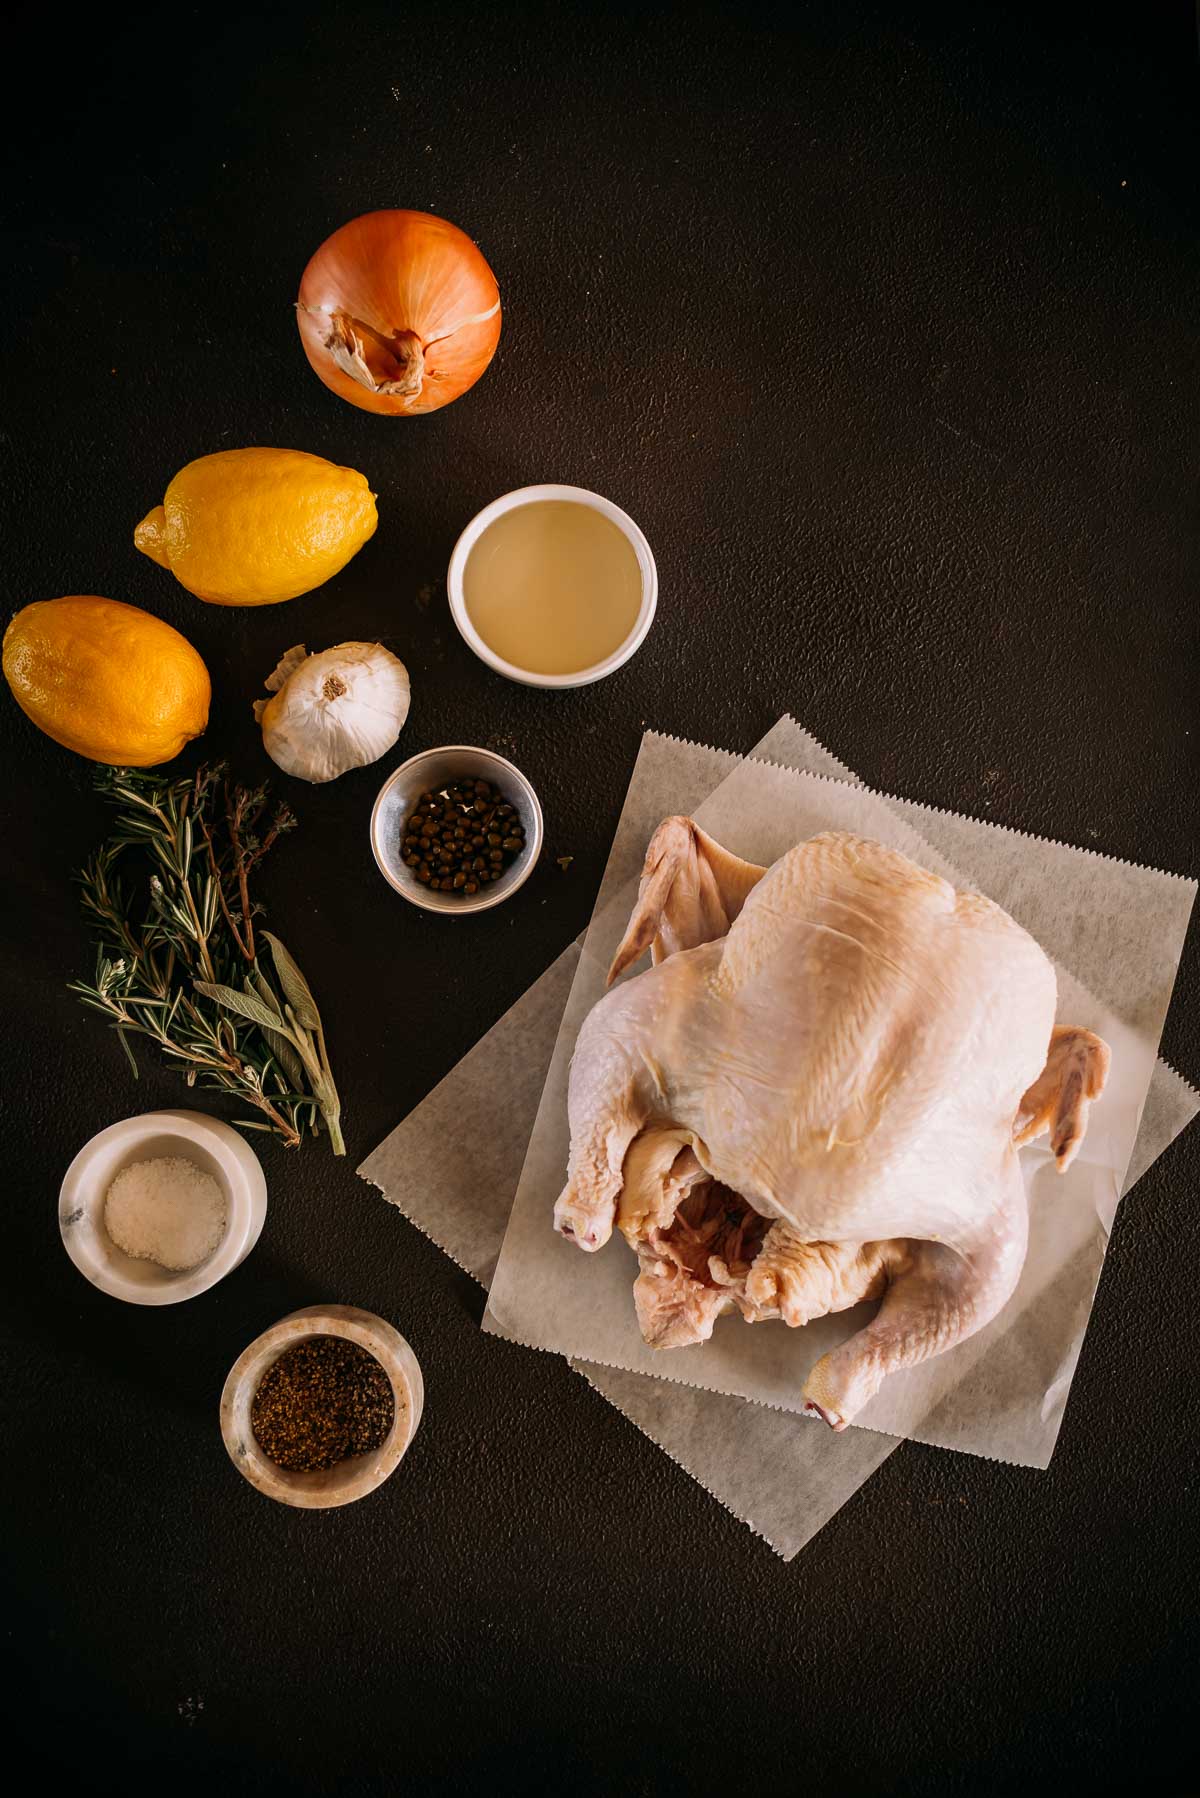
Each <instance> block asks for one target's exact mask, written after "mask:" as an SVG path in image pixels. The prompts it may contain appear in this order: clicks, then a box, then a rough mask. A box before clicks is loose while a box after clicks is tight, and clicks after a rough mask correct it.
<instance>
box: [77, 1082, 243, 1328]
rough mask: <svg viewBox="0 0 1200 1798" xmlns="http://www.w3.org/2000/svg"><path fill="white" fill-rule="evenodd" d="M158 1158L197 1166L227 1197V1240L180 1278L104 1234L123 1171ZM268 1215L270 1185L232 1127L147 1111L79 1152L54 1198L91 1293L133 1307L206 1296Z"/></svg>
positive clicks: (198, 1115) (192, 1115) (196, 1115)
mask: <svg viewBox="0 0 1200 1798" xmlns="http://www.w3.org/2000/svg"><path fill="white" fill-rule="evenodd" d="M162 1155H177V1156H180V1157H182V1158H183V1159H184V1160H187V1161H191V1162H194V1163H195V1165H196V1166H197V1167H199V1168H202V1169H203V1171H204V1172H205V1173H206V1174H211V1175H212V1176H213V1178H214V1180H216V1181H218V1182H219V1183H220V1186H221V1188H222V1190H223V1192H224V1194H225V1207H226V1217H225V1234H224V1236H222V1238H221V1240H220V1242H219V1243H218V1244H217V1246H216V1248H215V1249H214V1250H213V1252H212V1254H211V1255H209V1256H207V1257H206V1258H205V1260H203V1261H202V1262H201V1263H200V1265H199V1266H198V1267H193V1268H189V1269H188V1270H187V1271H186V1272H184V1273H171V1272H170V1271H169V1270H168V1269H167V1268H164V1267H159V1266H158V1264H157V1262H154V1261H135V1260H134V1258H133V1257H132V1255H126V1254H125V1252H124V1251H123V1250H122V1249H119V1248H118V1247H117V1245H116V1243H115V1242H113V1241H112V1240H111V1238H110V1237H109V1235H108V1233H107V1231H106V1230H105V1228H104V1200H105V1197H106V1196H107V1193H108V1189H109V1187H110V1186H111V1185H112V1183H113V1181H114V1180H115V1179H116V1177H117V1175H118V1174H119V1173H120V1172H121V1170H122V1168H126V1167H129V1166H130V1164H131V1163H132V1162H135V1161H153V1160H155V1159H156V1158H157V1157H159V1156H162ZM266 1215H267V1182H266V1180H265V1179H264V1177H263V1171H262V1168H261V1167H260V1166H259V1164H258V1157H257V1156H256V1155H255V1153H254V1151H253V1149H251V1148H250V1146H249V1144H248V1143H246V1142H245V1141H244V1140H243V1139H242V1138H241V1137H240V1136H239V1135H238V1133H237V1131H236V1130H234V1129H233V1128H232V1126H231V1125H229V1124H223V1123H222V1122H221V1120H220V1119H219V1118H210V1117H206V1116H205V1115H204V1113H203V1112H200V1111H147V1112H143V1114H142V1115H141V1117H135V1118H124V1119H123V1120H122V1121H121V1122H120V1123H119V1124H110V1125H109V1126H108V1129H107V1130H101V1131H100V1133H99V1135H98V1136H93V1137H92V1140H91V1141H90V1142H88V1143H85V1144H84V1146H83V1148H82V1149H80V1151H79V1153H78V1155H76V1157H75V1159H74V1161H73V1162H72V1163H71V1165H70V1167H69V1168H68V1169H67V1172H66V1176H65V1177H64V1179H63V1183H62V1189H61V1191H60V1192H59V1195H58V1225H59V1229H60V1230H61V1231H62V1239H63V1244H64V1246H65V1248H66V1251H67V1253H68V1255H69V1256H70V1257H71V1259H72V1261H73V1262H74V1263H75V1265H76V1267H77V1268H78V1269H79V1271H80V1273H81V1274H84V1275H85V1276H86V1278H87V1279H89V1280H90V1281H91V1282H92V1285H93V1286H98V1287H99V1288H100V1291H101V1292H107V1293H110V1294H111V1296H112V1297H113V1298H115V1299H124V1300H126V1302H127V1303H128V1304H131V1305H177V1304H178V1303H179V1302H180V1300H181V1299H191V1298H195V1296H196V1294H197V1293H198V1292H207V1291H208V1288H209V1287H210V1286H215V1285H216V1283H217V1281H218V1280H221V1279H223V1278H224V1276H225V1275H226V1274H227V1273H230V1272H232V1270H233V1269H234V1268H235V1267H237V1265H238V1264H239V1262H242V1261H244V1260H245V1259H246V1256H247V1255H248V1254H249V1253H250V1251H251V1249H252V1248H253V1247H254V1245H255V1243H256V1242H257V1241H258V1239H259V1236H260V1235H261V1233H262V1227H263V1221H264V1219H265V1218H266Z"/></svg>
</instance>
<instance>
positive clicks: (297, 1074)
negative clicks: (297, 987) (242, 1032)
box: [246, 968, 304, 1093]
mask: <svg viewBox="0 0 1200 1798" xmlns="http://www.w3.org/2000/svg"><path fill="white" fill-rule="evenodd" d="M251 981H253V982H254V986H255V988H256V989H257V991H258V994H259V997H260V998H261V999H262V1001H263V1003H264V1005H267V1006H269V1007H270V1008H271V1009H272V1010H273V1011H274V1012H275V1015H276V1017H277V1018H279V1020H280V1022H281V1023H282V1021H283V1019H282V1014H281V1012H280V1010H279V1001H278V999H276V997H275V995H274V993H273V992H272V991H271V983H270V981H269V980H268V979H267V978H266V976H265V975H264V974H263V973H262V972H261V970H260V969H258V968H255V970H254V972H253V974H247V976H246V991H247V992H249V991H250V983H251ZM260 1028H261V1030H262V1033H263V1035H264V1036H265V1037H266V1039H267V1041H268V1043H269V1044H270V1045H271V1051H272V1053H273V1054H274V1056H275V1059H276V1061H277V1062H278V1063H279V1066H280V1067H281V1068H282V1070H283V1075H284V1078H285V1079H286V1081H287V1083H288V1085H289V1086H290V1087H291V1089H292V1091H293V1092H301V1093H302V1092H303V1091H304V1063H303V1062H302V1061H301V1059H300V1057H299V1056H298V1055H297V1053H296V1051H295V1049H294V1048H293V1047H292V1045H291V1043H290V1042H289V1041H288V1039H287V1037H286V1036H284V1035H283V1033H282V1031H280V1030H272V1029H271V1027H270V1025H269V1024H263V1025H261V1026H260Z"/></svg>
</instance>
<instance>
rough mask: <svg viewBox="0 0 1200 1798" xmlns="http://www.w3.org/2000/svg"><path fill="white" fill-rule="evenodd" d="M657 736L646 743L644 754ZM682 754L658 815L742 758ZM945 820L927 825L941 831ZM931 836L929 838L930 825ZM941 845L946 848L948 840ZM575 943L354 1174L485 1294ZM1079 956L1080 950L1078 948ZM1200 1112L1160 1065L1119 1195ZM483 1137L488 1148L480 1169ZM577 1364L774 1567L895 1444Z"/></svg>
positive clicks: (632, 871)
mask: <svg viewBox="0 0 1200 1798" xmlns="http://www.w3.org/2000/svg"><path fill="white" fill-rule="evenodd" d="M655 741H657V739H655V738H650V739H648V743H650V744H652V743H654V742H655ZM754 753H755V754H757V755H759V756H762V757H765V758H769V759H772V760H775V761H779V762H783V763H788V764H791V765H794V766H797V767H809V768H810V769H812V770H814V771H816V772H820V773H826V774H829V775H831V776H834V777H838V778H844V779H846V780H855V779H856V778H857V777H856V776H854V775H852V774H851V773H850V771H849V770H848V769H846V768H845V767H844V765H843V764H842V763H841V762H839V761H838V760H837V758H836V757H834V756H833V755H832V754H830V752H829V751H828V750H826V749H825V748H824V747H823V746H822V745H821V744H819V743H818V742H817V740H816V739H815V738H814V737H812V736H810V735H809V733H808V732H806V731H804V730H803V729H802V728H801V727H800V726H799V725H798V724H796V723H795V722H794V720H792V719H790V718H784V719H781V720H780V723H779V724H778V725H777V726H776V727H775V728H774V729H773V730H772V731H771V732H769V733H768V735H767V736H766V737H765V738H764V739H763V740H762V742H761V743H760V744H758V745H756V748H755V751H754ZM692 759H693V764H694V770H695V781H694V783H693V786H692V790H691V791H690V792H687V791H684V790H683V789H682V788H678V787H677V788H676V789H675V790H674V793H673V794H672V795H668V794H666V793H665V792H663V791H662V790H661V787H660V786H655V785H652V784H650V782H649V781H648V782H647V787H646V792H647V796H648V798H649V802H650V803H651V805H654V804H659V805H660V807H661V810H660V813H659V815H662V814H663V813H664V812H665V811H667V810H670V809H671V807H672V806H673V805H674V806H682V807H683V809H685V810H691V809H694V808H695V807H696V806H697V805H699V804H700V803H701V802H702V800H703V799H704V797H705V796H706V795H707V794H708V793H709V792H710V791H711V789H712V788H713V786H714V785H715V784H716V783H717V782H719V781H720V780H721V778H722V777H723V776H724V775H726V774H727V773H729V772H730V771H731V770H732V769H733V768H735V767H736V766H737V760H738V758H736V757H735V756H733V755H730V754H727V753H725V752H723V751H720V750H714V749H701V748H699V747H696V748H695V749H694V751H693V758H692ZM942 822H943V819H942V817H941V815H938V825H939V826H940V824H941V823H942ZM944 822H945V824H946V825H947V826H951V825H952V824H953V822H954V821H953V820H952V819H950V818H949V817H948V816H947V817H946V818H945V819H944ZM930 834H931V837H933V839H934V840H939V839H938V838H937V835H936V829H931V832H930ZM943 847H957V846H956V845H953V844H950V843H945V842H944V843H943ZM642 853H643V849H642V847H637V846H636V845H635V846H633V848H632V852H631V854H630V857H629V859H628V862H627V864H626V865H624V867H622V864H621V862H620V860H619V858H618V857H617V855H616V853H615V851H614V856H613V858H611V860H610V873H611V877H612V879H613V881H615V882H617V883H619V882H620V881H621V880H622V879H629V878H634V877H636V874H637V871H638V869H639V867H640V863H641V856H642ZM957 853H958V859H959V860H960V861H961V860H964V859H965V858H964V857H962V855H961V851H957ZM607 884H608V882H606V885H607ZM579 947H580V946H579V944H574V945H572V946H570V947H569V948H568V949H566V950H564V952H563V954H562V955H561V956H559V957H558V959H557V960H556V961H555V962H554V963H553V964H552V965H551V966H550V967H549V968H548V969H547V970H546V972H545V974H543V975H542V977H541V978H540V980H538V981H537V982H535V983H534V985H533V986H532V987H531V988H530V989H529V991H528V992H527V993H526V994H525V995H524V996H523V997H522V998H521V999H520V1000H518V1002H517V1004H516V1005H514V1006H513V1007H512V1009H511V1010H510V1011H509V1012H508V1013H506V1014H505V1016H504V1017H503V1018H501V1019H500V1020H499V1022H498V1023H497V1024H496V1025H494V1026H493V1028H492V1029H491V1030H490V1031H489V1032H488V1034H487V1036H485V1037H484V1038H483V1039H482V1040H481V1042H480V1043H478V1044H477V1045H476V1047H475V1048H474V1049H473V1050H471V1051H470V1052H469V1054H468V1055H467V1056H465V1057H464V1058H463V1060H462V1061H461V1062H460V1063H459V1064H458V1065H457V1067H455V1068H454V1069H452V1070H451V1072H450V1073H449V1074H448V1075H447V1076H446V1078H445V1079H444V1080H443V1081H442V1082H441V1083H440V1084H439V1085H438V1086H437V1087H436V1088H435V1089H434V1091H433V1092H432V1093H430V1094H429V1096H428V1097H427V1098H426V1099H425V1100H424V1101H423V1102H422V1104H421V1105H419V1106H418V1107H417V1108H416V1110H415V1111H413V1112H412V1113H410V1115H409V1116H408V1117H407V1118H406V1119H404V1121H403V1122H402V1123H401V1124H400V1125H398V1126H397V1128H396V1130H395V1131H393V1133H392V1134H391V1136H389V1137H388V1138H387V1140H386V1141H385V1142H384V1143H383V1144H382V1145H381V1146H380V1147H379V1148H378V1149H377V1150H376V1151H375V1153H374V1154H373V1155H371V1156H370V1157H369V1158H368V1160H367V1161H366V1162H365V1163H364V1164H363V1166H362V1167H361V1168H360V1170H359V1172H360V1173H361V1174H362V1175H363V1177H364V1178H366V1179H369V1180H371V1181H373V1182H375V1183H376V1184H377V1185H378V1186H379V1187H380V1188H381V1189H382V1190H383V1192H384V1194H385V1196H386V1197H387V1198H388V1199H389V1200H390V1201H391V1202H392V1203H394V1204H396V1205H397V1206H398V1208H400V1209H401V1210H402V1211H403V1212H404V1213H405V1214H406V1215H407V1216H408V1217H409V1218H410V1219H411V1221H413V1222H414V1223H416V1224H417V1226H418V1228H420V1229H422V1230H424V1231H425V1232H426V1233H427V1234H428V1235H429V1236H430V1237H431V1238H432V1239H433V1240H434V1241H435V1242H437V1243H438V1244H439V1246H441V1247H442V1248H443V1249H444V1250H445V1251H446V1252H447V1253H448V1254H449V1255H451V1256H452V1257H453V1259H455V1260H456V1261H457V1262H458V1263H459V1264H460V1265H461V1266H462V1267H464V1268H465V1269H466V1270H467V1271H468V1272H469V1273H471V1274H473V1275H474V1277H475V1278H476V1279H478V1280H479V1281H480V1282H481V1284H483V1285H485V1286H486V1285H487V1284H488V1283H489V1281H490V1278H491V1274H492V1271H493V1269H494V1266H495V1262H496V1259H497V1256H498V1253H499V1249H500V1244H501V1241H502V1238H503V1234H504V1228H505V1224H506V1222H507V1218H508V1212H509V1209H510V1206H511V1202H512V1195H513V1193H514V1192H515V1189H516V1185H517V1182H518V1179H519V1176H520V1171H521V1167H522V1164H523V1161H524V1156H525V1150H526V1147H527V1144H528V1140H529V1135H530V1132H531V1129H532V1125H533V1121H534V1118H535V1115H536V1112H537V1108H538V1103H539V1100H540V1098H541V1094H542V1089H543V1085H544V1082H545V1075H546V1071H547V1067H548V1064H549V1061H550V1059H551V1056H552V1054H553V1050H554V1045H555V1040H556V1037H557V1033H558V1027H559V1024H560V1022H561V1019H562V1015H563V1010H564V1007H565V1004H566V1000H567V996H568V994H569V991H570V988H571V983H572V980H573V978H574V973H575V968H576V965H577V962H578V958H579ZM1088 947H1089V942H1088V941H1086V940H1085V942H1084V945H1083V948H1084V951H1085V952H1086V950H1087V949H1088ZM1083 959H1084V958H1083V955H1082V954H1081V956H1080V960H1081V962H1082V961H1083ZM1102 976H1103V968H1102V966H1097V967H1096V968H1095V969H1094V970H1093V971H1092V973H1091V976H1090V977H1091V981H1092V984H1094V985H1096V986H1098V987H1100V986H1101V985H1102ZM498 1068H503V1069H504V1070H505V1078H504V1080H503V1081H502V1082H498V1081H497V1077H496V1074H497V1069H498ZM464 1106H466V1107H467V1108H468V1110H469V1111H470V1112H471V1114H472V1115H478V1116H483V1117H486V1118H487V1119H488V1121H489V1129H488V1130H487V1131H485V1132H483V1133H481V1135H480V1137H478V1138H476V1141H475V1144H474V1147H473V1149H472V1154H471V1161H470V1165H469V1166H465V1165H464V1166H462V1167H457V1166H456V1165H455V1163H454V1159H453V1156H454V1145H455V1144H456V1143H457V1142H458V1140H459V1132H458V1130H457V1128H447V1124H448V1123H450V1122H453V1121H455V1120H457V1119H459V1118H461V1116H462V1115H463V1107H464ZM1198 1109H1200V1099H1198V1098H1197V1096H1196V1095H1195V1094H1194V1093H1193V1092H1192V1090H1191V1088H1190V1087H1189V1086H1188V1085H1187V1084H1186V1083H1185V1082H1184V1081H1183V1080H1182V1079H1181V1078H1180V1077H1179V1076H1178V1075H1177V1074H1176V1073H1174V1071H1173V1070H1172V1069H1170V1068H1168V1067H1167V1066H1166V1064H1165V1063H1162V1062H1159V1063H1158V1065H1157V1067H1156V1070H1155V1075H1154V1079H1153V1080H1152V1082H1151V1089H1150V1097H1149V1100H1148V1102H1147V1106H1146V1110H1145V1114H1144V1116H1143V1121H1142V1128H1141V1130H1140V1132H1139V1135H1138V1140H1137V1147H1136V1150H1135V1155H1134V1160H1133V1163H1132V1165H1131V1168H1130V1174H1129V1184H1132V1182H1133V1180H1134V1179H1135V1178H1137V1177H1139V1176H1140V1174H1141V1173H1143V1172H1144V1171H1145V1170H1146V1168H1148V1167H1149V1166H1150V1165H1151V1163H1152V1162H1153V1161H1154V1160H1155V1159H1156V1158H1157V1156H1158V1155H1160V1154H1161V1153H1162V1152H1163V1150H1164V1149H1165V1148H1166V1147H1167V1146H1168V1144H1169V1143H1170V1142H1171V1141H1172V1140H1173V1138H1174V1137H1175V1135H1176V1134H1177V1133H1178V1132H1179V1131H1180V1130H1181V1129H1182V1128H1183V1127H1184V1125H1185V1124H1186V1123H1187V1122H1189V1121H1190V1119H1191V1118H1192V1117H1193V1116H1194V1115H1195V1112H1196V1111H1197V1110H1198ZM481 1142H483V1143H486V1144H487V1149H486V1156H487V1159H486V1162H485V1164H484V1165H483V1166H481V1164H480V1158H479V1157H480V1143H481ZM572 1365H574V1366H575V1367H576V1370H577V1371H579V1372H580V1373H582V1374H583V1375H584V1376H585V1377H586V1378H588V1379H589V1380H590V1381H591V1383H592V1384H593V1385H594V1386H596V1388H597V1389H598V1390H599V1391H600V1392H601V1393H602V1394H603V1395H604V1396H605V1397H607V1398H608V1399H609V1400H610V1401H611V1402H612V1403H613V1404H615V1405H617V1406H618V1407H619V1408H620V1409H622V1410H623V1411H624V1412H625V1414H626V1415H627V1416H628V1417H629V1418H630V1419H631V1421H632V1422H634V1423H635V1424H636V1425H637V1426H638V1427H639V1428H640V1429H642V1430H643V1431H644V1432H645V1433H646V1434H647V1435H649V1436H650V1437H651V1439H652V1440H654V1441H655V1442H657V1443H658V1444H659V1446H660V1447H662V1448H663V1449H664V1451H665V1452H666V1453H667V1454H669V1455H670V1456H671V1457H672V1459H674V1460H675V1461H676V1462H677V1463H678V1464H679V1465H680V1466H682V1467H684V1468H685V1469H686V1471H688V1472H689V1473H690V1474H691V1475H692V1476H693V1478H695V1479H696V1480H697V1481H698V1482H699V1483H700V1484H701V1485H702V1486H704V1487H705V1488H706V1490H708V1491H709V1492H710V1493H712V1495H713V1496H715V1497H716V1498H718V1499H719V1500H720V1502H721V1503H723V1504H724V1505H726V1506H727V1508H728V1509H730V1510H731V1511H732V1512H733V1513H734V1514H735V1516H737V1517H738V1518H740V1519H741V1520H742V1521H744V1522H746V1523H748V1524H749V1525H750V1526H751V1527H752V1528H754V1529H756V1530H757V1531H758V1532H759V1533H760V1534H762V1535H763V1536H764V1537H765V1539H766V1540H767V1541H768V1542H769V1544H770V1545H771V1546H772V1547H773V1548H774V1549H775V1550H776V1551H777V1552H778V1553H779V1554H780V1555H781V1556H782V1557H783V1558H784V1559H785V1560H788V1559H791V1558H792V1556H793V1555H795V1554H796V1553H797V1552H798V1551H799V1549H800V1548H802V1547H803V1546H804V1544H805V1543H806V1542H807V1541H809V1540H810V1539H811V1537H812V1536H813V1535H815V1534H816V1532H817V1531H818V1530H819V1529H820V1528H821V1527H822V1525H823V1524H824V1523H826V1522H827V1521H828V1519H829V1518H830V1517H831V1516H833V1515H834V1514H835V1513H836V1511H837V1510H839V1509H840V1508H841V1506H842V1505H843V1504H844V1503H845V1502H846V1500H847V1499H848V1498H850V1497H851V1496H852V1495H853V1493H854V1492H855V1491H856V1490H857V1489H858V1487H859V1486H860V1485H861V1484H862V1483H863V1482H864V1481H865V1480H866V1479H867V1478H868V1477H869V1476H870V1474H871V1473H872V1472H873V1471H874V1469H875V1468H876V1467H877V1466H878V1465H879V1464H880V1463H881V1462H882V1461H883V1460H884V1459H886V1457H887V1455H888V1454H890V1453H891V1450H892V1449H893V1448H894V1447H896V1446H897V1445H898V1444H897V1441H896V1440H895V1439H894V1438H891V1437H887V1436H885V1435H883V1434H881V1433H877V1432H875V1431H871V1430H853V1429H852V1430H848V1431H846V1432H845V1433H844V1434H843V1435H841V1436H834V1435H832V1433H831V1432H829V1431H826V1430H823V1429H818V1428H816V1427H814V1426H811V1425H810V1424H808V1423H807V1422H806V1421H805V1420H802V1419H798V1418H796V1417H794V1416H791V1415H788V1414H785V1413H781V1412H779V1411H775V1410H773V1409H769V1408H767V1407H764V1406H759V1405H754V1404H748V1403H746V1402H745V1401H743V1400H740V1399H736V1398H728V1397H726V1396H724V1395H723V1394H719V1393H712V1392H708V1391H704V1390H702V1389H699V1388H692V1389H688V1388H682V1387H680V1386H678V1385H676V1384H675V1383H674V1382H667V1381H663V1380H661V1379H658V1378H655V1379H647V1378H645V1377H643V1376H641V1375H638V1374H632V1373H627V1372H625V1371H624V1370H623V1369H616V1368H607V1367H601V1366H597V1365H595V1364H591V1365H589V1364H587V1363H584V1362H573V1363H572Z"/></svg>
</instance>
